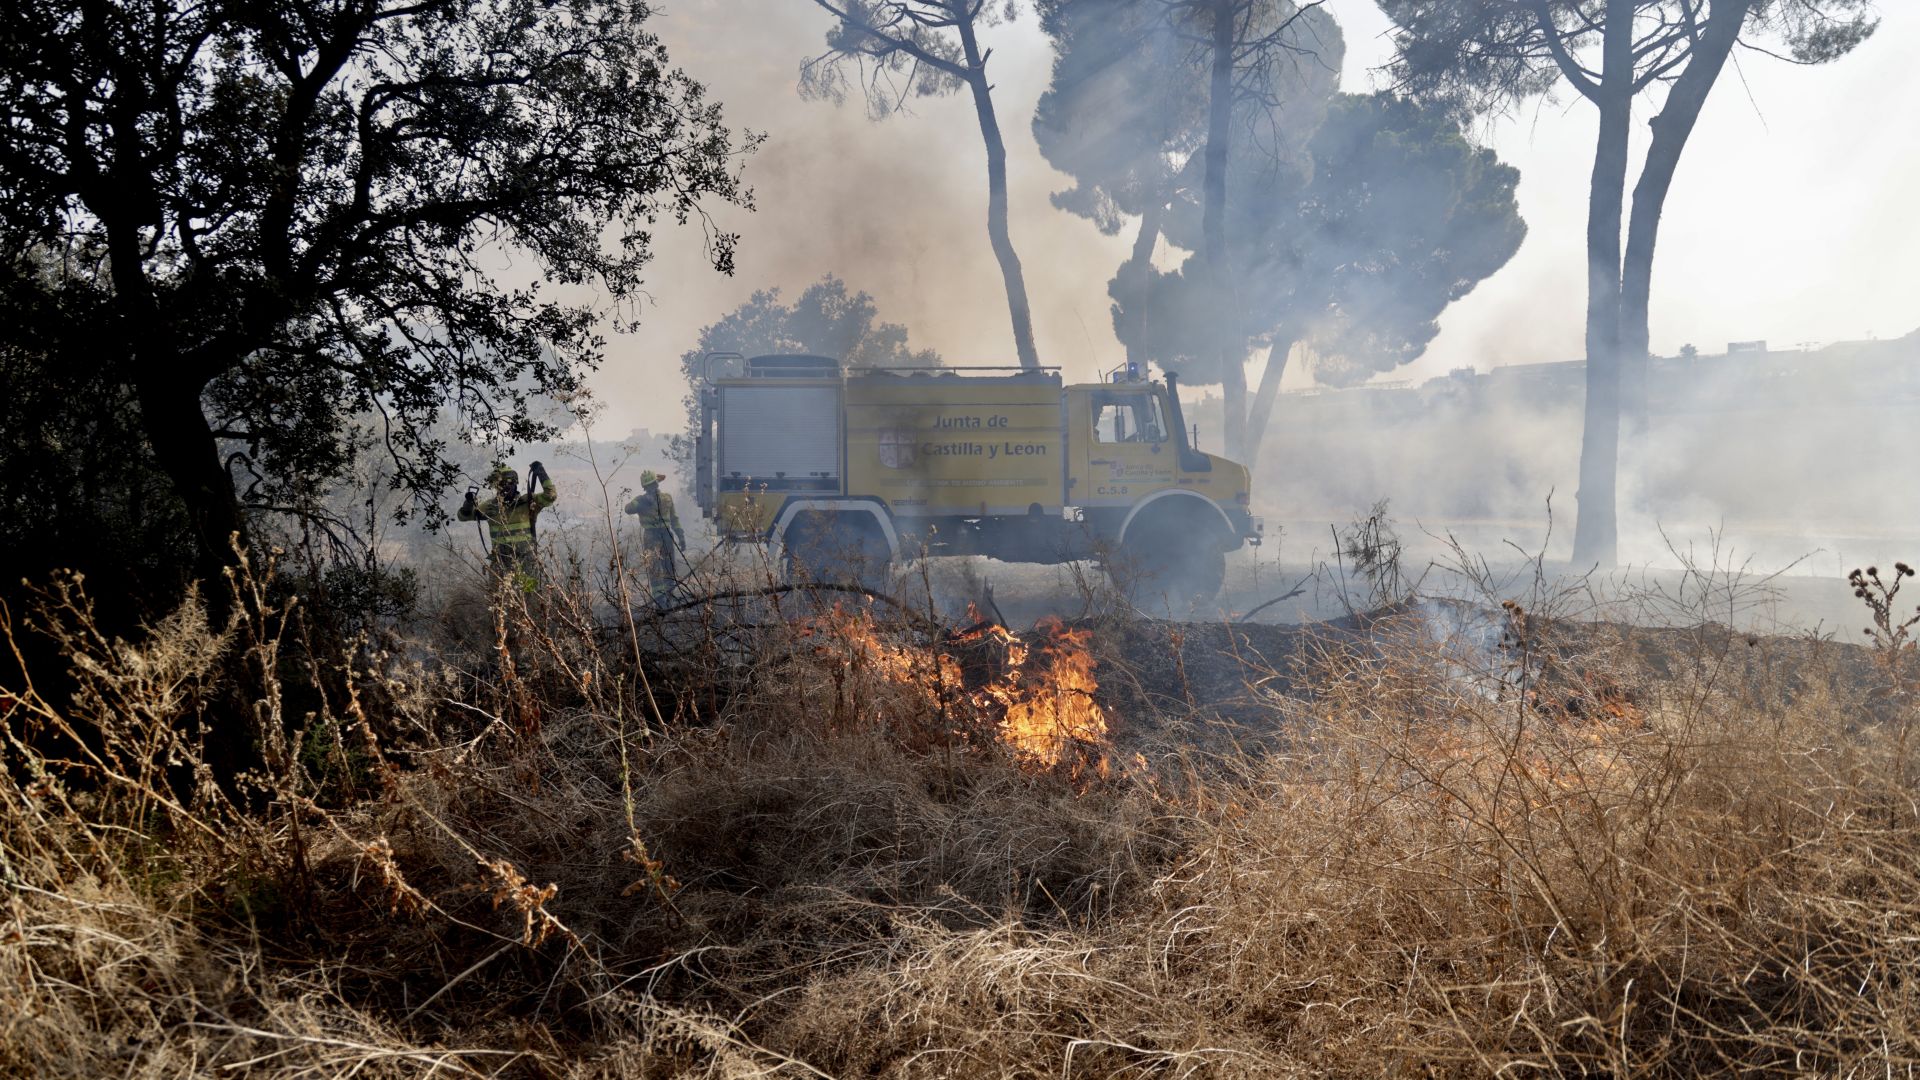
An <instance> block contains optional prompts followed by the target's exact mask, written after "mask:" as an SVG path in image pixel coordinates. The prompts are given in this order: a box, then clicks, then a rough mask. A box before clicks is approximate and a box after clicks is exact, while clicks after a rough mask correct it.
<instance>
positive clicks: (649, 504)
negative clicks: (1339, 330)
mask: <svg viewBox="0 0 1920 1080" xmlns="http://www.w3.org/2000/svg"><path fill="white" fill-rule="evenodd" d="M627 513H629V514H633V515H635V516H636V517H638V518H639V519H640V527H641V528H642V529H645V530H646V540H647V543H648V545H649V546H652V545H655V544H659V545H664V546H666V547H668V548H669V549H671V547H672V542H671V541H670V540H669V539H668V534H669V533H671V534H672V536H673V538H674V539H677V540H679V542H680V546H681V547H685V546H686V544H687V534H686V531H685V530H684V529H682V528H680V515H679V514H676V513H674V512H673V496H671V495H669V494H667V493H666V492H664V491H662V492H660V493H659V494H657V495H656V494H647V493H644V492H643V493H641V494H639V495H636V496H634V498H633V500H632V501H630V502H628V503H627Z"/></svg>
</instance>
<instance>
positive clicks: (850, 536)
mask: <svg viewBox="0 0 1920 1080" xmlns="http://www.w3.org/2000/svg"><path fill="white" fill-rule="evenodd" d="M785 548H786V551H785V566H784V569H785V571H786V576H787V580H788V581H790V582H819V583H823V584H833V585H856V586H859V587H860V588H863V589H869V590H872V591H875V592H880V591H884V590H885V589H886V587H887V584H888V577H889V572H890V570H891V565H890V564H891V552H889V551H888V549H887V538H886V537H885V536H884V535H882V534H881V532H880V526H879V524H878V523H877V522H875V521H874V520H873V517H872V515H870V514H835V513H818V514H813V515H809V516H808V517H807V518H803V519H801V520H797V521H795V522H794V523H793V525H792V526H791V527H790V528H788V530H787V535H786V543H785Z"/></svg>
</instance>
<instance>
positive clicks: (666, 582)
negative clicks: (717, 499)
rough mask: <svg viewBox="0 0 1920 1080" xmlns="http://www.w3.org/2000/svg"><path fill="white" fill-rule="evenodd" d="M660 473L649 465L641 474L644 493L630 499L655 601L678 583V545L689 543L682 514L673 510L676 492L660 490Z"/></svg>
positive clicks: (661, 598) (659, 599) (630, 510)
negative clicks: (638, 528) (636, 518)
mask: <svg viewBox="0 0 1920 1080" xmlns="http://www.w3.org/2000/svg"><path fill="white" fill-rule="evenodd" d="M663 479H665V477H663V476H661V475H660V474H659V473H657V472H654V471H653V470H652V469H648V470H647V471H646V472H643V473H641V474H640V488H641V494H639V495H636V496H634V497H633V500H632V501H631V502H629V503H627V513H629V514H632V515H634V516H635V517H638V518H639V519H640V530H641V532H640V538H641V551H642V552H643V553H644V554H645V556H646V560H647V583H648V587H649V591H651V592H652V593H653V602H654V603H655V604H661V603H664V602H665V601H666V599H667V596H668V595H669V594H671V593H672V592H673V589H674V586H676V585H678V584H679V577H680V574H679V566H678V563H677V562H676V560H675V559H674V552H675V550H676V549H678V550H681V551H684V550H685V549H686V546H687V534H686V531H685V530H683V529H681V528H680V515H679V514H676V513H674V512H673V496H671V495H669V494H667V493H666V492H664V491H661V490H660V481H661V480H663Z"/></svg>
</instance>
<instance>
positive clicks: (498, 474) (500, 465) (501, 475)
mask: <svg viewBox="0 0 1920 1080" xmlns="http://www.w3.org/2000/svg"><path fill="white" fill-rule="evenodd" d="M519 479H520V474H519V473H516V472H514V471H513V470H512V469H510V468H508V467H507V465H506V464H505V463H504V462H496V463H494V466H493V471H492V472H489V473H488V474H487V483H488V485H489V486H492V487H499V486H500V485H501V484H504V483H506V482H507V481H509V480H513V481H518V480H519Z"/></svg>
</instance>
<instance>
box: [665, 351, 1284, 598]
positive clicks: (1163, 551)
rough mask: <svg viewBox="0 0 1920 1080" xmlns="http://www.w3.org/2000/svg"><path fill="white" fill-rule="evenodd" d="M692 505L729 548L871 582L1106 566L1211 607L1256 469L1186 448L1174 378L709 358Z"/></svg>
mask: <svg viewBox="0 0 1920 1080" xmlns="http://www.w3.org/2000/svg"><path fill="white" fill-rule="evenodd" d="M707 366H708V376H707V378H706V379H705V380H704V382H703V384H702V385H701V386H700V387H699V389H698V397H699V429H698V431H697V433H696V439H695V463H694V465H695V467H694V473H695V475H694V495H695V500H696V501H697V502H698V504H699V506H700V509H701V513H702V514H703V515H704V516H705V517H707V518H709V519H711V520H713V521H714V522H715V523H716V525H717V526H718V528H719V531H720V535H721V537H722V539H723V540H726V541H731V542H746V541H753V542H765V543H768V544H771V545H774V547H775V550H776V551H778V552H779V553H780V555H781V556H782V558H783V559H784V560H785V562H786V566H787V567H788V570H789V572H790V573H793V574H796V575H806V574H812V575H814V576H819V577H826V576H835V577H847V576H855V577H858V578H859V579H860V580H863V581H867V582H873V581H876V580H878V579H879V578H880V576H881V574H882V572H884V570H885V569H886V568H887V567H888V566H889V565H891V564H893V563H895V562H898V561H902V560H906V559H912V558H920V557H926V556H938V555H986V556H989V557H992V558H995V559H1000V560H1002V561H1007V562H1029V563H1060V562H1067V561H1071V560H1080V559H1093V560H1098V561H1099V562H1100V563H1101V564H1102V565H1103V566H1104V567H1105V568H1106V569H1107V570H1108V571H1109V573H1111V574H1113V575H1114V576H1115V578H1116V580H1120V581H1122V582H1123V583H1124V584H1126V585H1127V586H1128V587H1129V589H1130V590H1131V591H1132V592H1134V593H1135V594H1136V595H1138V596H1159V597H1164V598H1167V599H1170V600H1188V601H1191V600H1204V599H1210V598H1211V597H1212V596H1214V595H1215V594H1216V593H1217V592H1218V591H1219V588H1220V584H1221V580H1222V578H1223V577H1224V574H1225V555H1226V553H1227V552H1228V551H1232V550H1234V549H1235V548H1238V547H1240V546H1241V544H1243V543H1252V544H1258V543H1259V542H1260V539H1261V534H1262V524H1261V522H1260V520H1259V519H1258V518H1255V517H1253V516H1252V514H1251V513H1250V512H1249V509H1248V504H1249V497H1250V481H1249V476H1248V472H1247V469H1246V467H1245V466H1243V465H1240V464H1238V463H1236V462H1232V461H1229V460H1227V459H1225V458H1222V457H1218V456H1215V455H1212V454H1206V453H1202V452H1200V451H1199V450H1196V449H1195V448H1194V447H1193V446H1192V445H1191V441H1190V437H1189V432H1188V429H1187V427H1186V425H1185V422H1184V419H1183V417H1182V413H1181V409H1180V397H1179V392H1178V386H1177V384H1176V382H1175V380H1174V379H1173V378H1171V377H1169V378H1168V379H1167V380H1166V381H1165V382H1157V381H1148V380H1147V379H1144V378H1141V377H1139V375H1138V374H1137V373H1129V372H1125V371H1123V372H1119V373H1116V374H1115V375H1113V376H1111V377H1110V378H1109V381H1105V382H1100V383H1091V384H1075V385H1063V383H1062V381H1061V378H1060V374H1059V372H1058V370H1057V369H1041V370H1022V369H1017V368H1016V369H1005V368H932V369H912V370H900V369H856V370H845V369H843V367H842V365H841V364H840V362H839V361H838V360H836V359H834V358H832V357H821V356H796V355H781V356H757V357H753V358H750V359H749V358H745V357H740V356H738V355H737V354H715V355H713V356H711V357H709V358H708V364H707Z"/></svg>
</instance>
